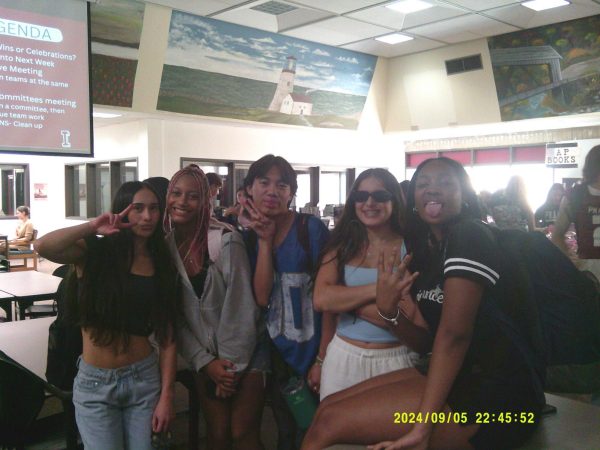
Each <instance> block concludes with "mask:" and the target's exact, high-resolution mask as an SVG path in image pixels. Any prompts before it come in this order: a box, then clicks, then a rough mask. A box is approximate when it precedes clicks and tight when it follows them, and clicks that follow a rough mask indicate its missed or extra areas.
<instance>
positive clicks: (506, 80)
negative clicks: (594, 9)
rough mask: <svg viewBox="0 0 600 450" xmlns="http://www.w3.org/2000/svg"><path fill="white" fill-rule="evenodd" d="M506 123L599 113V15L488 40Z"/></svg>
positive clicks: (503, 118)
mask: <svg viewBox="0 0 600 450" xmlns="http://www.w3.org/2000/svg"><path fill="white" fill-rule="evenodd" d="M488 46H489V49H490V56H491V59H492V66H493V70H494V79H495V81H496V90H497V92H498V101H499V103H500V112H501V115H502V120H503V121H506V120H519V119H529V118H534V117H549V116H559V115H565V114H582V113H589V112H596V111H600V16H592V17H586V18H584V19H577V20H572V21H569V22H563V23H557V24H553V25H547V26H543V27H538V28H532V29H529V30H524V31H519V32H515V33H509V34H504V35H501V36H496V37H493V38H489V39H488Z"/></svg>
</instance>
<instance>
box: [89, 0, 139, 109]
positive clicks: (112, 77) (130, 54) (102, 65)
mask: <svg viewBox="0 0 600 450" xmlns="http://www.w3.org/2000/svg"><path fill="white" fill-rule="evenodd" d="M144 8H145V4H144V3H143V2H139V1H133V0H102V2H98V3H92V4H91V5H90V17H91V20H90V21H91V35H92V99H93V102H94V103H95V104H99V105H111V106H126V107H131V103H132V99H133V84H134V81H135V72H136V69H137V60H138V48H139V46H140V37H141V34H142V24H143V21H144Z"/></svg>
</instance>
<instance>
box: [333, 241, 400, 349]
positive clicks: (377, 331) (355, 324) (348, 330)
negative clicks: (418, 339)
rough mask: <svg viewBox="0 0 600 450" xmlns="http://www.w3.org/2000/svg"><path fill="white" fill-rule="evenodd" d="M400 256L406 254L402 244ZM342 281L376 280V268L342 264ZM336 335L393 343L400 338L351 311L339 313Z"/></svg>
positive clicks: (355, 283) (349, 283)
mask: <svg viewBox="0 0 600 450" xmlns="http://www.w3.org/2000/svg"><path fill="white" fill-rule="evenodd" d="M401 253H402V257H404V255H405V254H406V248H405V247H404V243H403V244H402V250H401ZM344 281H345V282H346V286H364V285H365V284H371V283H375V282H376V281H377V269H374V268H368V267H356V266H349V265H346V266H344ZM336 333H337V335H338V336H343V337H347V338H348V339H354V340H357V341H363V342H378V343H393V342H400V340H399V339H398V338H397V337H396V336H394V335H393V334H392V333H390V332H389V331H388V330H387V329H385V328H381V327H378V326H376V325H373V324H372V323H371V322H368V321H366V320H363V319H360V318H358V317H356V316H355V315H354V314H352V313H341V314H340V320H339V322H338V325H337V330H336Z"/></svg>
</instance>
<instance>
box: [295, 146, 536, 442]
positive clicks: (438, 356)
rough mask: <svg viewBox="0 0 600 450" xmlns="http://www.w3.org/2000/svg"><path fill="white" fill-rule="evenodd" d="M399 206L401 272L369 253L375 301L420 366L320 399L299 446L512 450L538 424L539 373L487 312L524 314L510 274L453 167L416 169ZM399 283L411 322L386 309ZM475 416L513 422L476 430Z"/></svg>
mask: <svg viewBox="0 0 600 450" xmlns="http://www.w3.org/2000/svg"><path fill="white" fill-rule="evenodd" d="M407 206H408V211H409V217H408V220H407V235H406V237H407V242H408V243H409V244H410V246H409V249H410V250H411V251H412V252H413V253H412V255H413V258H412V261H410V265H409V268H410V270H408V268H407V267H406V264H407V261H406V260H404V261H402V260H400V258H399V254H398V253H396V254H390V252H389V251H386V252H381V253H380V254H379V261H378V273H377V288H376V292H377V297H376V304H377V308H378V311H379V313H380V314H381V315H382V316H384V317H387V318H388V319H387V321H388V327H389V330H390V331H391V332H393V333H394V334H396V335H397V336H399V337H401V338H402V339H403V340H405V342H407V343H408V344H409V345H410V346H411V347H412V348H415V349H417V350H419V351H420V353H425V352H428V351H431V360H430V362H429V365H428V367H422V368H419V370H417V369H416V368H409V369H402V370H398V371H395V372H391V373H388V374H385V375H380V376H378V377H374V378H371V379H370V380H367V381H364V382H363V383H360V384H357V385H355V386H353V387H351V388H349V389H346V390H345V391H341V392H338V393H336V394H333V395H331V396H330V397H328V398H326V399H325V400H324V401H323V402H322V403H321V406H320V407H319V409H318V411H317V415H316V417H315V420H314V422H313V425H312V426H311V428H310V429H309V431H308V433H307V435H306V438H305V441H304V444H303V449H304V450H316V449H324V448H327V447H329V446H331V445H333V444H335V443H353V444H373V443H377V442H379V443H378V444H375V445H371V446H370V447H369V448H370V449H372V450H382V449H400V448H402V449H428V448H432V449H441V448H443V449H470V448H475V449H485V450H490V449H509V448H515V447H518V446H520V445H522V443H523V442H524V441H525V440H526V439H527V438H528V437H529V436H530V435H531V434H532V433H533V432H534V431H535V429H536V425H537V424H539V420H540V412H541V409H542V405H543V404H544V393H543V390H542V384H541V380H540V377H539V375H538V374H539V369H540V368H539V367H533V365H532V364H530V362H529V359H528V358H527V357H526V350H525V349H524V348H523V347H522V346H523V345H531V347H532V348H531V349H529V350H530V351H532V352H533V351H534V349H533V345H534V344H533V343H531V344H530V343H529V342H530V341H529V339H527V338H526V337H525V335H523V336H522V337H523V340H518V339H516V338H514V339H513V337H514V334H516V332H514V331H513V333H514V334H511V333H508V332H507V331H506V328H503V324H504V322H503V320H501V319H499V318H498V315H494V314H492V313H490V312H489V311H490V308H493V307H494V304H495V302H497V301H499V300H502V302H503V305H506V309H507V310H509V311H511V313H510V314H511V318H513V319H515V322H514V323H527V319H528V318H530V317H531V316H527V313H526V311H523V308H520V309H519V308H515V306H516V305H518V304H519V303H518V302H520V301H522V300H523V299H522V298H521V297H520V296H518V295H515V289H514V287H515V286H514V285H511V282H512V281H513V280H514V278H515V274H516V272H514V270H517V268H516V267H515V265H514V262H513V261H507V258H505V257H503V255H502V252H501V249H500V247H499V245H498V243H497V242H496V240H495V239H494V235H493V233H492V230H491V229H490V228H489V227H488V225H486V224H484V223H483V222H481V220H480V217H481V212H480V211H479V206H478V201H477V196H476V194H475V191H474V190H473V188H472V187H471V183H470V181H469V177H468V175H467V173H466V171H465V169H464V168H463V167H462V166H461V165H460V164H459V163H457V162H456V161H454V160H451V159H449V158H443V157H442V158H435V159H429V160H426V161H424V162H422V163H421V164H419V166H418V167H417V170H416V171H415V174H414V176H413V178H412V180H411V182H410V188H409V192H408V205H407ZM411 272H412V273H411ZM411 283H412V289H411V293H412V295H413V298H414V299H415V300H416V303H417V305H418V310H419V314H417V315H416V316H415V318H414V319H413V320H412V321H411V320H409V319H408V318H407V317H405V316H404V315H403V314H401V313H399V311H400V310H401V309H400V307H399V306H398V295H401V294H402V293H403V292H404V290H405V289H406V288H407V287H408V286H410V285H411ZM519 331H523V332H524V331H525V330H520V329H519ZM511 336H513V337H511ZM517 341H518V342H517ZM404 413H406V415H405V416H402V414H404ZM486 414H489V415H490V417H495V418H501V417H504V416H505V415H510V417H511V419H512V418H513V417H522V418H523V419H522V421H521V420H511V419H508V420H506V421H503V422H500V420H498V421H491V422H490V423H483V424H482V423H477V422H478V418H479V415H486ZM514 414H516V416H515V415H514ZM521 414H522V416H520V415H521ZM401 416H402V417H401ZM407 417H408V418H407ZM411 417H414V421H413V420H411V419H410V418H411ZM442 417H443V418H442ZM419 418H420V419H419ZM395 419H396V420H395ZM479 422H481V421H479ZM484 422H485V420H484Z"/></svg>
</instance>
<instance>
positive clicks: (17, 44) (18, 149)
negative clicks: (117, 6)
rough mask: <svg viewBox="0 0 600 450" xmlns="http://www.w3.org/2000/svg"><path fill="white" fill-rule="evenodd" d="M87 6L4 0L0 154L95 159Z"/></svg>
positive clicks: (61, 0) (77, 1)
mask: <svg viewBox="0 0 600 450" xmlns="http://www.w3.org/2000/svg"><path fill="white" fill-rule="evenodd" d="M87 5H88V4H87V2H85V1H83V0H52V1H40V0H19V1H15V0H0V152H10V153H36V154H52V155H64V156H75V155H76V156H91V155H92V154H93V149H92V135H91V102H90V82H89V36H88V8H87Z"/></svg>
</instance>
